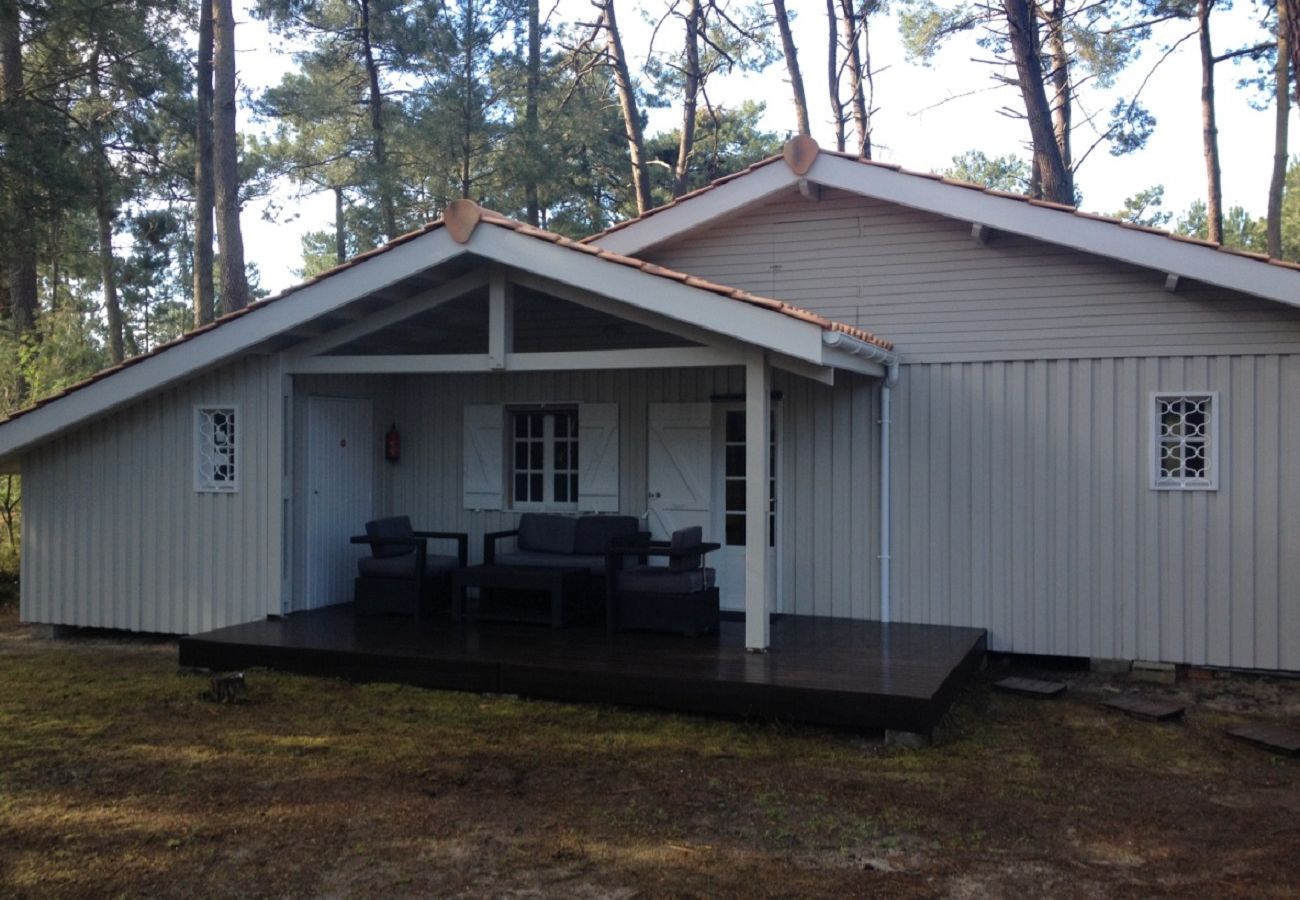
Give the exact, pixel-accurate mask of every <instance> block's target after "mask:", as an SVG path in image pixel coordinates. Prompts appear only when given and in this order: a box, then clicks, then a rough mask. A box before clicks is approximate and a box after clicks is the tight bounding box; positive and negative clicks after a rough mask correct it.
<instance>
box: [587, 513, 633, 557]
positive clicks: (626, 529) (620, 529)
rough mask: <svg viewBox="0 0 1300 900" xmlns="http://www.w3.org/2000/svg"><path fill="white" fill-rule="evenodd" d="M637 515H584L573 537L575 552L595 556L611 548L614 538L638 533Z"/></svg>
mask: <svg viewBox="0 0 1300 900" xmlns="http://www.w3.org/2000/svg"><path fill="white" fill-rule="evenodd" d="M636 532H637V520H636V516H583V517H582V518H580V519H579V520H578V526H577V531H576V534H575V535H574V538H573V552H574V553H583V554H587V555H589V556H594V555H595V554H597V553H604V552H605V551H606V550H608V549H609V542H610V541H612V540H614V538H621V537H628V536H630V535H633V534H636Z"/></svg>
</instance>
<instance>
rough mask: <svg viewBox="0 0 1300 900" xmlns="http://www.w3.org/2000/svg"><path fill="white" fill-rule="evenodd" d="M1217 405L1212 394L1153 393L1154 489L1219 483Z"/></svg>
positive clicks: (1214, 485)
mask: <svg viewBox="0 0 1300 900" xmlns="http://www.w3.org/2000/svg"><path fill="white" fill-rule="evenodd" d="M1217 406H1218V398H1217V396H1216V395H1215V394H1212V393H1209V394H1154V395H1152V411H1151V413H1152V427H1153V431H1154V434H1153V436H1152V454H1153V459H1152V468H1151V486H1152V487H1153V488H1160V489H1175V490H1176V489H1188V490H1197V489H1199V490H1211V489H1213V488H1215V487H1217V486H1218V459H1217V454H1218V446H1217V444H1218V440H1219V435H1218V409H1217Z"/></svg>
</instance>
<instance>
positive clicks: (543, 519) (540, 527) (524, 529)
mask: <svg viewBox="0 0 1300 900" xmlns="http://www.w3.org/2000/svg"><path fill="white" fill-rule="evenodd" d="M577 528H578V521H577V519H573V518H570V517H569V516H557V515H553V514H549V513H524V514H523V515H522V516H520V517H519V540H518V547H519V549H520V550H540V551H542V552H543V553H572V552H573V538H574V535H575V534H576V533H577ZM498 559H499V557H498Z"/></svg>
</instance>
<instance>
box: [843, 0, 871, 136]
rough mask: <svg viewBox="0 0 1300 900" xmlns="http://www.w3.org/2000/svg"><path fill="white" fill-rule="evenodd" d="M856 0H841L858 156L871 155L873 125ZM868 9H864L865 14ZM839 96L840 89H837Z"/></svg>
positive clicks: (845, 61) (845, 64) (844, 45)
mask: <svg viewBox="0 0 1300 900" xmlns="http://www.w3.org/2000/svg"><path fill="white" fill-rule="evenodd" d="M854 4H855V0H840V33H841V35H842V38H841V41H842V42H843V47H844V68H845V69H846V70H847V71H848V75H849V108H850V109H851V110H852V112H853V127H854V130H855V131H856V132H857V135H858V156H861V157H863V158H866V157H869V156H870V155H871V154H870V150H869V148H870V146H871V143H870V142H871V126H870V123H869V122H868V120H867V99H866V97H865V96H864V94H863V90H862V53H861V51H860V50H859V49H858V38H859V36H860V35H859V31H858V26H859V22H858V12H857V10H856V9H855V8H854ZM865 14H866V11H865V10H864V11H863V15H864V16H865ZM835 93H836V96H839V90H838V89H837V90H836V92H835Z"/></svg>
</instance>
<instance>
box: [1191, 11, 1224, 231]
mask: <svg viewBox="0 0 1300 900" xmlns="http://www.w3.org/2000/svg"><path fill="white" fill-rule="evenodd" d="M1213 9H1214V0H1197V2H1196V24H1197V30H1198V31H1199V33H1200V41H1201V144H1202V147H1203V150H1204V152H1205V195H1206V196H1205V221H1206V226H1207V228H1208V234H1207V235H1206V236H1207V237H1208V238H1209V239H1210V240H1211V241H1214V242H1215V243H1216V244H1221V243H1223V178H1222V174H1221V171H1220V167H1219V126H1218V125H1217V124H1216V122H1215V117H1214V50H1213V48H1212V46H1211V44H1210V12H1211V11H1212V10H1213Z"/></svg>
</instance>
